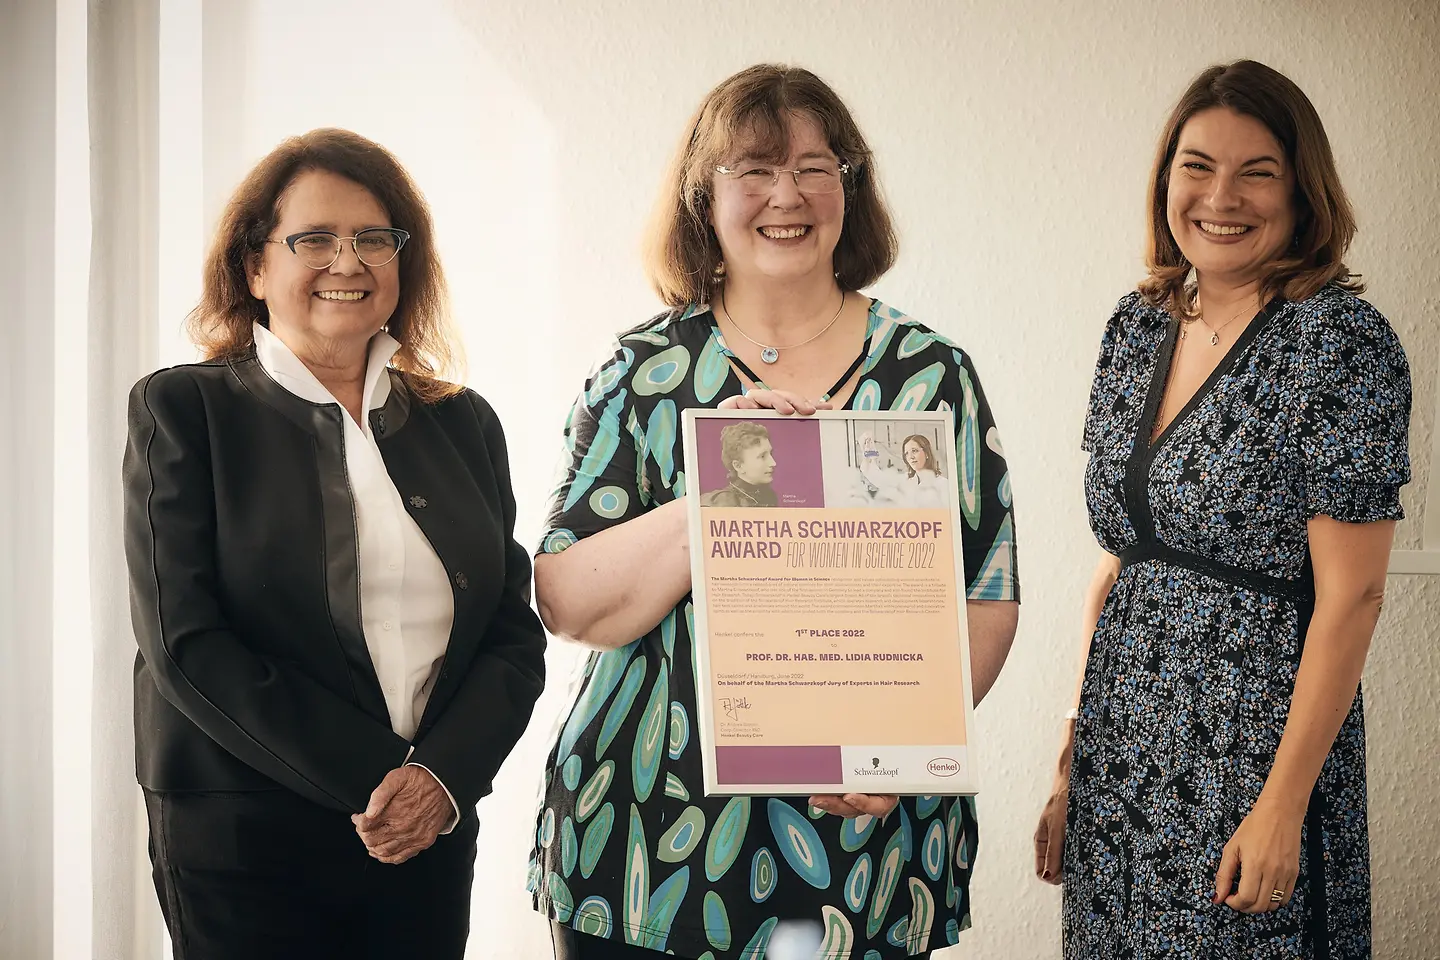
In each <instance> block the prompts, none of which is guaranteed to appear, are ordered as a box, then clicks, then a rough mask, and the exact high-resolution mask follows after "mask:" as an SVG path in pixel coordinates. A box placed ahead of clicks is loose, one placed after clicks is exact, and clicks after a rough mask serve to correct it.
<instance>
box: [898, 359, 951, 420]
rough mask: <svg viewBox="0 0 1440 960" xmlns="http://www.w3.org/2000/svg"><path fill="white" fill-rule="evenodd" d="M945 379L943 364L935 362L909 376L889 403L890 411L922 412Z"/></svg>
mask: <svg viewBox="0 0 1440 960" xmlns="http://www.w3.org/2000/svg"><path fill="white" fill-rule="evenodd" d="M944 378H945V364H943V363H941V362H940V361H939V360H936V361H935V362H934V363H932V364H930V366H928V367H926V368H925V369H923V370H920V371H918V372H916V373H914V374H912V375H911V377H910V379H908V380H906V381H905V382H904V383H903V384H901V386H900V391H899V392H898V393H897V394H895V399H894V400H892V401H891V402H890V409H891V410H924V409H926V408H928V407H929V406H930V401H931V400H932V399H933V398H934V397H935V393H936V391H938V390H939V389H940V381H941V380H943V379H944Z"/></svg>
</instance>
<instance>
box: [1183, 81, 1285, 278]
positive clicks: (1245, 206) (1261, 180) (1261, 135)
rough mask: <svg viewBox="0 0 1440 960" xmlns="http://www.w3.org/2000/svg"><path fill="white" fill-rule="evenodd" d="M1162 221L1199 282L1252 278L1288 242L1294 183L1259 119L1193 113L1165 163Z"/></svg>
mask: <svg viewBox="0 0 1440 960" xmlns="http://www.w3.org/2000/svg"><path fill="white" fill-rule="evenodd" d="M1169 175H1170V183H1169V188H1168V190H1167V194H1166V219H1167V221H1168V223H1169V226H1170V232H1171V234H1172V235H1173V236H1174V237H1175V242H1176V243H1177V244H1178V245H1179V247H1180V250H1181V252H1182V253H1183V254H1184V255H1185V259H1186V260H1188V261H1189V262H1190V263H1191V265H1193V266H1194V267H1195V270H1196V273H1197V274H1198V275H1200V276H1202V277H1207V278H1213V279H1218V280H1221V281H1223V282H1226V283H1230V284H1235V285H1242V284H1246V283H1250V282H1253V281H1255V280H1256V279H1258V278H1259V277H1260V275H1261V273H1262V271H1263V269H1264V267H1265V265H1266V264H1268V263H1270V262H1272V261H1274V260H1276V259H1277V258H1278V257H1279V256H1280V255H1281V254H1283V253H1284V251H1285V250H1286V249H1287V248H1288V247H1289V246H1290V244H1291V241H1292V240H1293V238H1294V236H1295V221H1296V210H1295V200H1294V197H1295V185H1294V177H1293V172H1292V170H1291V169H1290V165H1289V164H1288V162H1287V161H1286V157H1285V151H1284V148H1282V147H1281V145H1280V142H1279V141H1278V140H1276V139H1275V136H1274V134H1272V133H1271V132H1270V130H1269V128H1267V127H1266V126H1265V124H1263V123H1261V122H1260V121H1259V120H1257V119H1255V118H1254V117H1249V116H1245V115H1243V114H1240V113H1236V112H1235V111H1233V110H1230V109H1228V108H1226V107H1212V108H1210V109H1208V110H1202V111H1201V112H1199V113H1197V114H1195V115H1194V116H1193V117H1191V118H1190V119H1189V120H1188V121H1186V123H1185V126H1184V127H1182V128H1181V130H1180V137H1179V140H1178V142H1177V143H1176V148H1175V158H1174V159H1173V160H1172V161H1171V163H1170V170H1169Z"/></svg>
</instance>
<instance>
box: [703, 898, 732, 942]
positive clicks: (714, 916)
mask: <svg viewBox="0 0 1440 960" xmlns="http://www.w3.org/2000/svg"><path fill="white" fill-rule="evenodd" d="M701 916H702V917H703V918H704V921H705V939H707V940H709V941H710V946H712V947H714V948H715V949H716V950H729V949H730V943H731V933H730V915H729V914H728V913H726V912H725V901H724V900H721V899H720V894H718V893H716V892H715V891H714V890H707V891H705V906H704V909H703V912H702V914H701Z"/></svg>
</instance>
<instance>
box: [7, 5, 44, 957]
mask: <svg viewBox="0 0 1440 960" xmlns="http://www.w3.org/2000/svg"><path fill="white" fill-rule="evenodd" d="M47 7H48V5H47V4H41V3H26V2H19V0H0V210H4V211H5V213H4V221H5V226H4V228H3V229H4V230H5V232H6V233H8V235H9V236H10V238H11V239H10V242H9V243H7V244H4V245H3V249H4V253H3V255H0V297H3V303H4V307H3V312H0V333H3V336H4V338H5V349H4V350H0V404H3V408H4V411H5V412H4V414H3V415H0V544H3V548H0V864H3V867H0V956H4V957H46V956H49V955H50V942H51V933H50V925H51V919H50V918H51V916H52V910H51V904H50V890H51V886H52V880H53V868H52V861H53V856H54V847H53V843H52V836H51V832H50V830H49V829H48V826H49V824H50V822H51V808H52V803H51V800H52V777H53V770H54V765H53V763H52V761H51V756H52V747H53V743H54V736H53V732H54V731H53V724H52V722H51V699H52V697H51V692H52V691H51V682H50V664H51V644H50V635H51V632H52V630H51V601H50V596H51V564H52V558H53V556H54V553H53V549H52V546H51V528H52V517H51V515H52V507H53V504H54V494H53V484H52V476H53V471H54V443H53V435H54V431H53V424H54V411H53V408H52V403H51V397H52V396H53V393H54V387H53V383H54V364H53V362H52V360H51V357H52V354H53V342H52V336H53V334H52V331H53V329H54V316H55V311H54V288H55V230H54V223H53V220H54V217H53V208H54V169H55V137H54V127H55V122H54V117H55V97H54V88H55V80H54V78H55V17H54V13H53V11H50V10H47ZM22 90H24V91H25V93H24V94H22V93H21V91H22Z"/></svg>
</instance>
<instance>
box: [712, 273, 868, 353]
mask: <svg viewBox="0 0 1440 960" xmlns="http://www.w3.org/2000/svg"><path fill="white" fill-rule="evenodd" d="M720 309H721V310H723V311H724V312H725V317H726V319H728V320H729V321H730V326H732V327H734V328H735V332H736V333H738V334H740V336H742V337H744V338H745V339H746V340H749V341H750V342H751V343H753V344H755V346H757V347H759V348H760V359H761V360H763V361H764V362H765V363H775V362H776V361H778V360H779V359H780V351H781V350H794V349H795V348H796V347H803V346H805V344H807V343H810V342H812V341H815V340H819V339H820V338H821V337H823V336H824V335H825V332H826V331H827V330H829V329H830V328H831V327H833V326H835V321H836V320H839V319H840V314H841V313H842V312H843V311H844V309H845V291H844V290H841V291H840V306H838V307H836V308H835V316H833V317H831V318H830V322H829V323H827V324H825V326H823V327H821V328H820V330H819V332H818V333H816V334H815V335H814V336H813V337H809V338H807V339H805V340H801V341H800V342H799V343H792V344H790V345H789V346H784V347H777V346H774V345H772V344H769V343H761V342H760V341H759V340H756V339H755V338H754V337H752V336H750V334H748V333H746V332H745V331H744V330H742V329H740V324H738V323H736V322H735V318H734V317H732V316H730V310H729V308H728V307H726V306H725V290H724V288H723V287H722V288H721V290H720Z"/></svg>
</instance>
